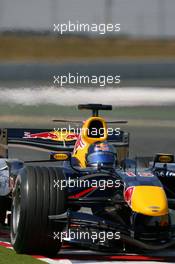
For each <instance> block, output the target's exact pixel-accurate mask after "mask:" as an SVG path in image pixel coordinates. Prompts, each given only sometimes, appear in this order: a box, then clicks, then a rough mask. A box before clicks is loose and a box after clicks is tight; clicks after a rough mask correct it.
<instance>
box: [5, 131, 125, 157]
mask: <svg viewBox="0 0 175 264" xmlns="http://www.w3.org/2000/svg"><path fill="white" fill-rule="evenodd" d="M78 135H79V134H78V133H77V134H75V133H67V134H64V136H63V135H61V134H60V133H59V132H58V131H51V130H49V129H28V128H26V129H25V128H6V129H0V155H1V157H4V158H8V157H9V158H19V159H22V160H27V159H31V156H30V157H29V155H32V158H36V159H37V160H39V159H40V157H41V156H42V157H43V153H46V154H48V153H49V152H51V151H57V152H58V151H69V152H72V151H73V149H74V145H75V142H76V140H77V137H78ZM108 141H109V143H110V144H111V145H113V146H114V148H115V149H116V151H117V154H118V158H119V160H120V161H121V160H123V159H125V158H126V157H128V155H129V133H127V132H124V131H120V133H119V134H117V133H116V134H115V132H114V133H112V134H111V135H109V136H108ZM36 153H37V155H36ZM33 155H34V156H33Z"/></svg>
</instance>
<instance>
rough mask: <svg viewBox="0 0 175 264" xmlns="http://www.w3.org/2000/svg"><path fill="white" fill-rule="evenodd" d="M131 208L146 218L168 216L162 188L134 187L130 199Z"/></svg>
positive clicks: (165, 198)
mask: <svg viewBox="0 0 175 264" xmlns="http://www.w3.org/2000/svg"><path fill="white" fill-rule="evenodd" d="M131 208H132V210H133V211H135V212H137V213H140V214H144V215H148V216H162V215H166V214H168V202H167V197H166V194H165V192H164V190H163V188H161V187H158V186H135V188H134V191H133V194H132V198H131Z"/></svg>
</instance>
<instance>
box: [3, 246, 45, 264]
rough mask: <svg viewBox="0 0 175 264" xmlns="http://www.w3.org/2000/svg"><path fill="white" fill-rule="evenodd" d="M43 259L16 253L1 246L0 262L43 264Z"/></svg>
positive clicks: (4, 263)
mask: <svg viewBox="0 0 175 264" xmlns="http://www.w3.org/2000/svg"><path fill="white" fill-rule="evenodd" d="M41 263H43V261H40V260H37V259H34V258H32V257H31V256H27V255H19V254H16V253H15V252H14V251H13V250H11V249H7V248H4V247H0V264H41Z"/></svg>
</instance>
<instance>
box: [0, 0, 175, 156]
mask: <svg viewBox="0 0 175 264" xmlns="http://www.w3.org/2000/svg"><path fill="white" fill-rule="evenodd" d="M174 10H175V1H174V0H168V1H166V0H147V1H145V0H88V1H87V0H72V1H69V0H31V1H27V0H13V1H11V0H0V112H1V115H0V122H1V127H2V126H4V127H14V126H16V127H24V126H25V127H33V128H34V127H50V128H53V127H54V124H53V123H52V122H51V120H52V118H55V117H57V118H67V117H69V118H72V119H73V118H75V117H78V118H80V119H83V118H84V117H85V116H87V115H88V113H86V112H85V113H83V114H82V112H78V111H77V110H76V105H77V104H78V103H93V102H94V103H106V104H113V106H114V111H113V113H108V116H110V119H128V120H129V124H128V126H127V127H124V128H126V129H127V130H129V131H130V132H131V144H132V147H133V148H132V152H133V154H140V153H141V154H150V151H151V152H159V151H165V152H167V151H168V152H174V145H173V143H175V140H174V132H175V122H174V121H175V118H174V116H175V89H174V88H175V16H174ZM69 20H70V21H71V22H72V23H77V22H79V23H89V24H92V23H96V24H100V23H105V24H108V23H112V24H120V28H121V30H120V32H116V33H108V34H105V35H99V34H98V33H95V32H86V33H80V32H74V33H71V34H70V33H66V34H64V35H63V36H60V35H59V34H58V32H54V24H61V23H67V22H68V21H69ZM69 72H70V73H72V74H75V75H76V74H77V73H78V74H80V75H89V76H91V75H96V76H100V75H105V76H107V75H112V76H115V75H120V79H121V82H120V84H117V85H112V86H108V85H107V86H105V87H99V86H98V85H94V86H93V87H92V86H86V85H67V86H66V87H59V85H54V83H53V76H54V75H56V76H57V75H67V74H68V73H69ZM106 116H107V115H106ZM150 145H151V146H152V149H151V150H150Z"/></svg>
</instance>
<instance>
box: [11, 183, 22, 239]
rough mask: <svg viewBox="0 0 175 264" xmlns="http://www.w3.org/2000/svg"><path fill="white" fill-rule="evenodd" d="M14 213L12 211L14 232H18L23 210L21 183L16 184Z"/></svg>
mask: <svg viewBox="0 0 175 264" xmlns="http://www.w3.org/2000/svg"><path fill="white" fill-rule="evenodd" d="M12 210H13V213H12V228H13V233H14V234H16V233H17V230H18V225H19V219H20V212H21V190H20V185H19V184H18V185H17V186H16V190H15V194H14V197H13V208H12Z"/></svg>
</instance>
